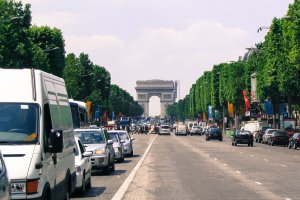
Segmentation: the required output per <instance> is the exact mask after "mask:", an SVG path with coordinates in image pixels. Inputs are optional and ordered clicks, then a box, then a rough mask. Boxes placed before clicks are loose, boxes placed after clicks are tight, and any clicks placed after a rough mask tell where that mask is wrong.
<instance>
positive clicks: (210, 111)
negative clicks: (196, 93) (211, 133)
mask: <svg viewBox="0 0 300 200" xmlns="http://www.w3.org/2000/svg"><path fill="white" fill-rule="evenodd" d="M208 118H209V119H213V118H214V116H213V107H212V106H210V105H209V106H208Z"/></svg>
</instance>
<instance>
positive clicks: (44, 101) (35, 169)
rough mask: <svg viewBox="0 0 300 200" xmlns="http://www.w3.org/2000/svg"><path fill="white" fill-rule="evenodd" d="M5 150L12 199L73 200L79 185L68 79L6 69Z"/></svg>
mask: <svg viewBox="0 0 300 200" xmlns="http://www.w3.org/2000/svg"><path fill="white" fill-rule="evenodd" d="M0 92H1V95H0V149H1V151H2V153H3V156H4V161H5V163H6V166H7V171H8V178H9V180H10V193H11V199H35V198H39V199H68V198H69V195H70V194H71V193H72V192H73V191H74V189H75V185H76V172H75V154H74V149H75V141H74V131H73V124H72V118H71V111H70V106H69V102H68V95H67V91H66V87H65V83H64V80H63V79H61V78H58V77H56V76H54V75H51V74H48V73H45V72H42V71H40V70H33V69H0Z"/></svg>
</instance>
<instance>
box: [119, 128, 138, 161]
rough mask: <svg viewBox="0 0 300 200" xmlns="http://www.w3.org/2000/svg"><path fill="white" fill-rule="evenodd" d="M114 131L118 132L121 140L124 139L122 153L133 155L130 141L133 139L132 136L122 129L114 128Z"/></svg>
mask: <svg viewBox="0 0 300 200" xmlns="http://www.w3.org/2000/svg"><path fill="white" fill-rule="evenodd" d="M115 132H117V133H118V135H119V136H120V138H121V140H123V141H124V143H123V145H124V155H128V156H133V145H132V141H133V140H134V138H133V137H130V135H129V134H128V133H127V131H122V130H115Z"/></svg>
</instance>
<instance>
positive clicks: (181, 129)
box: [175, 124, 187, 136]
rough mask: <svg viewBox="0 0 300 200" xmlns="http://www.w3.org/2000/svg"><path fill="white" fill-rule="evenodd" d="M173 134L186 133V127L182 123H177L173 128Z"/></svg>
mask: <svg viewBox="0 0 300 200" xmlns="http://www.w3.org/2000/svg"><path fill="white" fill-rule="evenodd" d="M175 135H185V136H186V135H187V128H186V126H185V125H184V124H178V125H177V127H176V130H175Z"/></svg>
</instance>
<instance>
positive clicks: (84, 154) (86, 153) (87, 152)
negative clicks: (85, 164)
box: [82, 151, 93, 157]
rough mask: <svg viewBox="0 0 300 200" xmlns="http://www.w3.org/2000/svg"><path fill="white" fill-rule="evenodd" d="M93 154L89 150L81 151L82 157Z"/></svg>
mask: <svg viewBox="0 0 300 200" xmlns="http://www.w3.org/2000/svg"><path fill="white" fill-rule="evenodd" d="M92 155H93V152H91V151H86V152H84V153H83V155H82V156H83V157H91V156H92Z"/></svg>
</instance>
